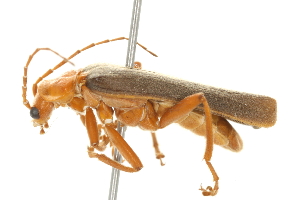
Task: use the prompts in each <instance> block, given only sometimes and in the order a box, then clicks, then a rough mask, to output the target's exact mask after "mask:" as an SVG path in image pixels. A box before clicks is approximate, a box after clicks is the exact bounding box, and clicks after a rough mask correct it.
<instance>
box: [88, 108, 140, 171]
mask: <svg viewBox="0 0 300 200" xmlns="http://www.w3.org/2000/svg"><path fill="white" fill-rule="evenodd" d="M98 112H101V111H98ZM85 126H86V128H87V132H88V135H89V139H90V145H91V146H90V147H88V154H89V156H90V157H91V158H98V159H99V160H100V161H102V162H104V163H106V164H108V165H110V166H112V167H114V168H116V169H119V170H122V171H125V172H137V171H139V170H141V169H142V168H143V164H142V162H141V161H140V159H139V157H138V156H137V155H136V154H135V152H134V151H133V150H132V149H131V147H130V146H129V145H128V144H127V142H126V141H125V140H124V139H123V138H122V136H121V135H120V134H119V133H118V132H117V131H116V130H115V129H114V125H113V124H104V130H105V132H106V134H107V136H108V138H109V141H110V142H111V143H112V144H113V146H114V147H116V148H117V149H118V150H119V152H120V154H121V155H122V156H123V157H124V158H125V159H126V160H127V161H128V163H129V164H130V165H131V167H127V166H125V165H122V164H120V163H118V162H116V161H115V160H112V159H111V158H109V157H107V156H106V155H104V154H98V153H95V152H94V149H95V148H96V147H97V146H98V145H99V134H98V128H97V122H96V118H95V115H94V113H93V110H92V109H91V108H87V109H86V116H85Z"/></svg>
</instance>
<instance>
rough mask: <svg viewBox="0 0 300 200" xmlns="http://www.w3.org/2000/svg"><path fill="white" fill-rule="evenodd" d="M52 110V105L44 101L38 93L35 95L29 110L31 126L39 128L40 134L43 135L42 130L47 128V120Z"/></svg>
mask: <svg viewBox="0 0 300 200" xmlns="http://www.w3.org/2000/svg"><path fill="white" fill-rule="evenodd" d="M53 110H54V103H53V102H48V101H45V100H44V99H43V98H42V97H41V96H40V95H39V93H37V94H36V95H35V98H34V102H33V106H32V107H31V108H30V116H31V117H32V122H33V126H40V127H41V132H40V133H41V134H43V133H45V132H44V128H48V120H49V119H50V116H51V114H52V111H53Z"/></svg>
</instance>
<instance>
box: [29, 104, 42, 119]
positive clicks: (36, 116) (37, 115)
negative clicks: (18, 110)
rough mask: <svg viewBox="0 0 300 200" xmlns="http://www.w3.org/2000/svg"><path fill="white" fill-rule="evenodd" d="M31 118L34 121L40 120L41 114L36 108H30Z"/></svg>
mask: <svg viewBox="0 0 300 200" xmlns="http://www.w3.org/2000/svg"><path fill="white" fill-rule="evenodd" d="M30 116H31V117H32V118H33V119H39V118H40V112H39V110H38V109H37V108H36V107H32V108H30Z"/></svg>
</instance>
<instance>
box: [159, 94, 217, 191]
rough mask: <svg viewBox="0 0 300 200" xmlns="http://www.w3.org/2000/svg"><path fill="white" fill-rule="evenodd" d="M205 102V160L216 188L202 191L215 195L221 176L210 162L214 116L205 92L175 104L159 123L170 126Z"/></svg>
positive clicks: (162, 126) (161, 125)
mask: <svg viewBox="0 0 300 200" xmlns="http://www.w3.org/2000/svg"><path fill="white" fill-rule="evenodd" d="M201 103H202V104H203V109H204V113H205V120H206V148H205V153H204V160H205V162H206V164H207V166H208V168H209V170H210V172H211V173H212V176H213V180H214V182H215V186H214V188H212V187H207V189H206V190H205V189H203V188H202V187H201V188H200V190H201V191H202V194H203V195H206V196H208V195H211V196H214V195H216V194H217V191H218V189H219V187H218V181H219V177H218V175H217V173H216V171H215V170H214V168H213V166H212V164H211V163H210V159H211V157H212V152H213V132H212V116H211V113H210V108H209V105H208V102H207V100H206V98H205V96H204V94H203V93H197V94H193V95H190V96H188V97H186V98H184V99H183V100H181V101H180V102H178V103H177V104H175V105H174V106H173V107H171V108H170V109H168V110H167V111H166V112H165V113H164V114H163V115H162V117H161V118H160V122H159V125H160V127H161V128H164V127H166V126H168V125H169V124H171V123H173V122H176V121H177V120H179V119H180V118H182V117H184V116H185V115H187V114H188V113H190V112H191V111H193V110H194V109H195V108H196V107H197V106H198V105H199V104H201Z"/></svg>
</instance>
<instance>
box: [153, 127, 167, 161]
mask: <svg viewBox="0 0 300 200" xmlns="http://www.w3.org/2000/svg"><path fill="white" fill-rule="evenodd" d="M151 137H152V141H153V147H154V150H155V156H156V159H159V160H160V165H161V166H164V165H165V163H163V161H162V158H164V157H165V155H164V154H163V153H162V152H161V151H160V150H159V147H158V142H157V138H156V134H155V132H151Z"/></svg>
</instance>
